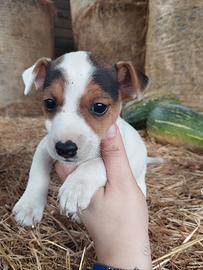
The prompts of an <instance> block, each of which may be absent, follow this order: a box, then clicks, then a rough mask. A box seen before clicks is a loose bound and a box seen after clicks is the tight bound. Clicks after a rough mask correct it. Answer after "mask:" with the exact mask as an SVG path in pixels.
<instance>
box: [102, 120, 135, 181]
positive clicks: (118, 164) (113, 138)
mask: <svg viewBox="0 0 203 270" xmlns="http://www.w3.org/2000/svg"><path fill="white" fill-rule="evenodd" d="M101 155H102V158H103V161H104V164H105V168H106V173H107V181H108V182H107V183H109V184H111V185H115V184H116V185H117V184H118V185H120V184H122V185H123V184H124V182H125V183H126V182H129V181H132V180H133V182H134V178H133V175H132V171H131V169H130V165H129V161H128V158H127V155H126V151H125V148H124V144H123V141H122V138H121V134H120V131H119V129H118V127H117V126H116V125H113V126H112V127H111V128H110V129H109V130H108V131H107V133H106V135H105V137H104V138H103V139H102V141H101Z"/></svg>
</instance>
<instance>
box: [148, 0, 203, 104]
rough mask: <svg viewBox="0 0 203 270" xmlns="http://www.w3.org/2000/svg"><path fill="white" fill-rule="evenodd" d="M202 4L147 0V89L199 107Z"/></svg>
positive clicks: (202, 74)
mask: <svg viewBox="0 0 203 270" xmlns="http://www.w3.org/2000/svg"><path fill="white" fill-rule="evenodd" d="M202 14H203V1H201V0H194V1H190V0H186V1H182V0H167V1H165V0H150V1H149V28H148V33H147V41H146V72H147V74H148V75H149V77H151V80H152V83H151V86H150V88H149V90H156V91H157V90H160V91H165V92H173V93H176V94H178V96H179V97H180V98H181V99H182V100H183V101H185V102H186V104H188V105H191V106H193V107H196V106H197V107H199V108H201V107H202V104H203V91H202V87H203V61H202V59H203V31H202V29H203V28H202V25H203V16H202Z"/></svg>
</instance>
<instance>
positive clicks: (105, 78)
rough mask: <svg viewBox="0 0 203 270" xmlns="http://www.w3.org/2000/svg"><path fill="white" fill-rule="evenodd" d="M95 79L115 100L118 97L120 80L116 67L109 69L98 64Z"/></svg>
mask: <svg viewBox="0 0 203 270" xmlns="http://www.w3.org/2000/svg"><path fill="white" fill-rule="evenodd" d="M93 81H94V82H95V83H96V84H98V85H99V86H100V87H101V88H102V89H103V90H104V91H105V92H106V93H107V94H109V95H110V96H111V98H112V99H113V100H114V101H116V100H117V99H118V96H119V95H118V82H117V78H116V71H115V70H114V68H112V69H108V68H103V67H99V66H96V70H95V72H94V74H93Z"/></svg>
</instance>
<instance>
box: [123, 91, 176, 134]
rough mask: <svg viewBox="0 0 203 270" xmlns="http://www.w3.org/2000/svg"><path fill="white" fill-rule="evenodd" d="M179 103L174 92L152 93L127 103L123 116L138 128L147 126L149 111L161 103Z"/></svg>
mask: <svg viewBox="0 0 203 270" xmlns="http://www.w3.org/2000/svg"><path fill="white" fill-rule="evenodd" d="M160 102H167V103H179V101H178V99H177V98H176V96H175V95H173V94H168V95H166V94H165V95H164V94H151V95H149V96H147V97H145V98H143V99H142V100H141V101H133V102H132V101H131V102H129V103H127V104H126V105H125V106H124V107H123V109H122V112H121V116H122V118H123V119H124V120H126V121H127V122H128V123H129V124H131V125H132V126H133V127H134V128H136V129H142V128H146V122H147V117H148V115H149V113H150V112H151V111H152V110H153V109H154V108H155V107H156V106H157V105H158V104H159V103H160Z"/></svg>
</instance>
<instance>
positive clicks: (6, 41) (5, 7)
mask: <svg viewBox="0 0 203 270" xmlns="http://www.w3.org/2000/svg"><path fill="white" fill-rule="evenodd" d="M75 50H87V51H92V52H93V53H95V54H96V55H97V56H98V57H99V58H101V59H102V60H104V61H106V62H107V63H110V64H114V63H115V62H117V61H132V63H133V64H134V65H135V66H137V67H139V69H141V70H142V71H143V72H145V73H146V74H147V75H148V77H149V78H150V84H149V86H148V88H147V89H146V90H145V96H144V99H143V100H142V101H140V102H139V103H136V102H135V103H132V104H129V105H128V104H127V107H125V108H124V109H125V110H124V111H123V116H124V117H125V119H126V120H127V121H128V122H130V123H131V124H132V125H133V126H134V127H136V128H140V127H141V128H142V129H143V130H141V131H139V132H140V134H141V136H142V138H143V140H144V141H145V143H146V145H147V148H148V153H149V156H153V157H162V158H163V159H164V161H165V163H164V164H156V165H149V167H148V172H147V177H146V182H147V187H148V195H147V202H148V206H149V216H150V221H149V223H150V224H149V234H150V241H151V248H152V259H153V269H163V270H180V269H181V270H187V269H188V270H192V269H197V270H198V269H203V226H202V221H203V220H202V217H203V190H202V183H203V182H202V180H203V155H202V153H203V115H202V113H203V0H53V1H51V0H0V270H1V269H2V270H10V269H12V270H18V269H19V270H26V269H27V270H28V269H29V270H30V269H32V270H35V269H36V270H60V269H66V270H72V269H73V270H74V269H80V270H81V269H91V266H92V263H93V262H94V261H95V260H96V257H95V252H94V244H93V242H92V240H91V239H90V238H89V235H88V233H87V232H86V230H85V228H84V227H83V226H82V225H78V224H76V223H73V222H71V220H70V219H68V218H66V217H64V216H62V215H61V214H60V212H59V208H58V203H57V196H58V189H59V186H60V183H59V180H58V179H57V176H56V175H54V177H52V181H51V184H50V191H49V196H48V205H47V208H46V210H45V213H44V217H43V220H42V222H41V223H40V225H39V226H37V227H36V228H32V229H30V228H28V229H24V228H22V227H20V226H19V225H18V224H16V222H15V220H14V219H13V217H12V214H11V210H12V208H13V206H14V204H15V202H16V201H17V200H18V199H19V197H20V195H21V194H22V192H23V191H24V189H25V186H26V183H27V178H28V174H29V169H30V165H31V162H32V157H33V153H34V151H35V149H36V146H37V144H38V143H39V141H40V139H41V138H42V137H43V136H44V135H45V134H46V130H45V128H44V119H43V116H42V110H41V106H42V105H41V104H42V102H41V93H40V91H39V92H37V91H32V93H31V94H30V95H29V96H23V90H24V87H23V82H22V79H21V74H22V72H23V71H24V70H25V69H26V68H28V67H29V66H31V65H33V63H34V62H35V61H36V60H37V59H38V58H40V57H44V56H46V57H51V58H53V59H54V58H56V57H58V56H60V55H62V54H64V53H67V52H71V51H75ZM33 90H34V89H33ZM145 98H146V99H145ZM162 101H164V102H163V103H162ZM190 108H192V110H191V109H190ZM161 123H162V124H161ZM146 126H147V130H146ZM121 214H122V213H121ZM118 237H119V236H118Z"/></svg>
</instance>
